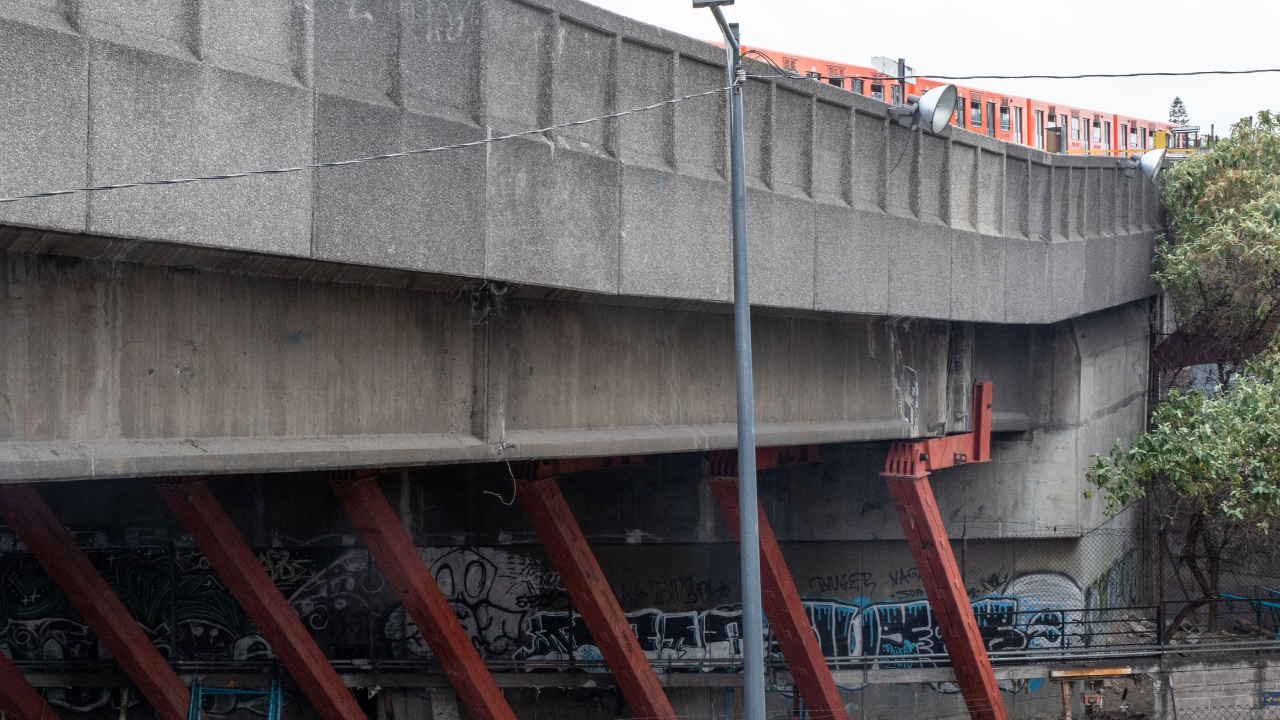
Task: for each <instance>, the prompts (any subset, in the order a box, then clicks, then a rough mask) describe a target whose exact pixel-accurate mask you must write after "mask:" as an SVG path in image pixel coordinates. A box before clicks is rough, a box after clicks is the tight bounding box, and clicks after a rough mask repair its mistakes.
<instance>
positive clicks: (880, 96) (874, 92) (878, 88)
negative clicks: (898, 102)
mask: <svg viewBox="0 0 1280 720" xmlns="http://www.w3.org/2000/svg"><path fill="white" fill-rule="evenodd" d="M871 97H873V98H875V99H877V100H879V101H880V102H884V85H882V84H881V83H871Z"/></svg>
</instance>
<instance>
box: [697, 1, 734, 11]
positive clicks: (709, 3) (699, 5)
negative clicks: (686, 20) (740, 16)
mask: <svg viewBox="0 0 1280 720" xmlns="http://www.w3.org/2000/svg"><path fill="white" fill-rule="evenodd" d="M732 4H733V0H693V7H694V9H695V10H696V9H697V8H704V7H718V6H720V5H732Z"/></svg>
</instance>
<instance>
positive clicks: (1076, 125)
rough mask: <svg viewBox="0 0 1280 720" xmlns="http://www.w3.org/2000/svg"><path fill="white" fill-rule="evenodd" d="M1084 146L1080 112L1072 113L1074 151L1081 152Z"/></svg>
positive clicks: (1072, 147)
mask: <svg viewBox="0 0 1280 720" xmlns="http://www.w3.org/2000/svg"><path fill="white" fill-rule="evenodd" d="M1081 145H1082V141H1081V133H1080V111H1079V110H1072V111H1071V144H1070V147H1071V149H1072V150H1079V149H1080V147H1081Z"/></svg>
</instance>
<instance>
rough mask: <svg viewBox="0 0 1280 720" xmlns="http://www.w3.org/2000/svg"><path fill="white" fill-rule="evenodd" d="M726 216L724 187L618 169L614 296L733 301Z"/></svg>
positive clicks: (726, 188) (646, 171)
mask: <svg viewBox="0 0 1280 720" xmlns="http://www.w3.org/2000/svg"><path fill="white" fill-rule="evenodd" d="M728 215H729V185H728V183H725V182H723V181H716V180H704V179H702V178H698V177H690V176H686V175H676V174H673V173H669V172H665V171H662V170H655V169H651V168H644V167H631V166H623V169H622V240H621V242H622V249H621V260H620V266H621V269H620V273H621V277H620V280H619V291H620V292H622V293H623V294H630V295H656V296H660V297H678V298H689V299H695V298H697V299H706V300H718V301H721V302H730V301H732V300H733V282H732V274H733V266H732V260H731V258H732V252H733V238H732V235H731V231H730V226H729V222H728V220H727V218H728ZM753 299H755V298H754V296H753Z"/></svg>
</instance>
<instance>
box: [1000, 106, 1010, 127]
mask: <svg viewBox="0 0 1280 720" xmlns="http://www.w3.org/2000/svg"><path fill="white" fill-rule="evenodd" d="M1000 129H1001V130H1003V131H1004V132H1009V106H1008V105H1001V106H1000Z"/></svg>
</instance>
